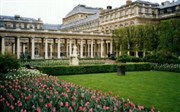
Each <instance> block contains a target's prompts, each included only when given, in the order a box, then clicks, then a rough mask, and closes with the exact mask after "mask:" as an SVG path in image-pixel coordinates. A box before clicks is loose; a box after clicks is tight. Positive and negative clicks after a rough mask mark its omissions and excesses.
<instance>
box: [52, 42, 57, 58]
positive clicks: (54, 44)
mask: <svg viewBox="0 0 180 112" xmlns="http://www.w3.org/2000/svg"><path fill="white" fill-rule="evenodd" d="M55 51H57V49H56V39H55V38H54V39H53V49H52V53H53V54H52V57H56V56H57V54H56V52H55Z"/></svg>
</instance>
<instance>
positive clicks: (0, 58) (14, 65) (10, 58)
mask: <svg viewBox="0 0 180 112" xmlns="http://www.w3.org/2000/svg"><path fill="white" fill-rule="evenodd" d="M19 67H20V62H19V60H18V59H17V58H16V56H15V55H10V54H5V55H0V74H1V73H7V72H9V71H11V70H12V69H15V70H16V69H18V68H19Z"/></svg>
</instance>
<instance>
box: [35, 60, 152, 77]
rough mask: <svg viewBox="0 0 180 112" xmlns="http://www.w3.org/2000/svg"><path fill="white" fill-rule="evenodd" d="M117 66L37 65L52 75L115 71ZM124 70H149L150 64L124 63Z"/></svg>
mask: <svg viewBox="0 0 180 112" xmlns="http://www.w3.org/2000/svg"><path fill="white" fill-rule="evenodd" d="M117 66H121V65H92V66H55V67H38V69H39V70H40V71H42V72H43V73H45V74H50V75H53V76H59V75H73V74H89V73H108V72H115V71H117ZM125 67H126V71H144V70H150V68H151V67H150V64H148V63H147V64H146V63H140V64H125Z"/></svg>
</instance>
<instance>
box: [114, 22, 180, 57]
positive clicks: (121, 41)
mask: <svg viewBox="0 0 180 112" xmlns="http://www.w3.org/2000/svg"><path fill="white" fill-rule="evenodd" d="M113 38H114V40H115V41H114V45H115V51H116V54H119V52H120V51H122V52H123V51H125V52H127V51H143V52H147V51H149V52H152V51H155V52H156V51H161V50H162V51H164V52H170V53H171V54H175V55H177V56H179V55H180V52H179V51H180V46H179V43H180V20H179V19H170V20H163V21H161V22H160V23H159V24H155V25H151V24H146V25H137V26H128V27H123V28H119V29H116V30H115V32H114V35H113Z"/></svg>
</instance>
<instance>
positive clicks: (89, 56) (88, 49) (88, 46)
mask: <svg viewBox="0 0 180 112" xmlns="http://www.w3.org/2000/svg"><path fill="white" fill-rule="evenodd" d="M88 57H90V44H88Z"/></svg>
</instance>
